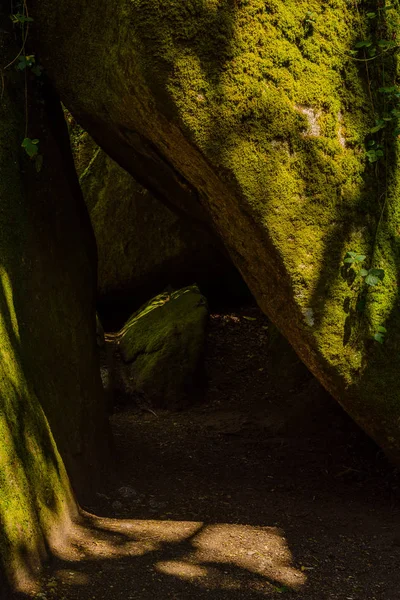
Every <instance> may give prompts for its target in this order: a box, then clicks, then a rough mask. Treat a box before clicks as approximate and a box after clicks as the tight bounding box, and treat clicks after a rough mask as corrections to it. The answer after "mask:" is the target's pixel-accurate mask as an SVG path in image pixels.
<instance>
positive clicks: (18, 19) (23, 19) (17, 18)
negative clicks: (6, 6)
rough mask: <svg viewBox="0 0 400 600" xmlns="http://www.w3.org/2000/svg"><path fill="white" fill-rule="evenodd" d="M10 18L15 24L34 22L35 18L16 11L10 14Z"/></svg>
mask: <svg viewBox="0 0 400 600" xmlns="http://www.w3.org/2000/svg"><path fill="white" fill-rule="evenodd" d="M10 19H11V21H12V22H13V23H14V24H17V23H19V24H22V25H23V24H24V23H32V22H33V19H32V18H31V17H27V16H26V15H23V14H21V13H16V14H15V15H10Z"/></svg>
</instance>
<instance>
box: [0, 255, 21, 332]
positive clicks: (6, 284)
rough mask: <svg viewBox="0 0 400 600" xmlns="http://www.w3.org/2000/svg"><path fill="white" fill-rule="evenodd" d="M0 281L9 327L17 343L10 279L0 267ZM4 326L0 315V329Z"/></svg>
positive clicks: (16, 323)
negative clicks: (10, 326)
mask: <svg viewBox="0 0 400 600" xmlns="http://www.w3.org/2000/svg"><path fill="white" fill-rule="evenodd" d="M0 281H1V285H2V288H3V293H4V299H5V301H6V304H7V308H8V316H9V319H10V322H11V325H12V328H13V333H14V335H15V338H16V339H17V341H18V342H19V341H20V336H19V327H18V319H17V314H16V312H15V307H14V295H13V289H12V284H11V279H10V277H9V275H8V273H7V271H6V270H5V268H4V267H3V266H2V265H0ZM5 325H6V323H5V322H4V315H2V314H1V313H0V327H1V328H3V327H4V326H5Z"/></svg>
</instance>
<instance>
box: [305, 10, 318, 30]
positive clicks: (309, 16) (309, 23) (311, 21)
mask: <svg viewBox="0 0 400 600" xmlns="http://www.w3.org/2000/svg"><path fill="white" fill-rule="evenodd" d="M315 17H316V15H315V13H313V12H311V11H310V10H309V11H308V12H307V13H306V16H305V19H304V33H305V34H306V35H307V34H308V33H312V32H313V29H314V25H315V23H316V21H315Z"/></svg>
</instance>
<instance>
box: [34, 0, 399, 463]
mask: <svg viewBox="0 0 400 600" xmlns="http://www.w3.org/2000/svg"><path fill="white" fill-rule="evenodd" d="M32 5H33V6H32V9H33V13H32V14H34V17H35V19H36V21H35V22H36V26H37V37H38V41H37V43H38V48H39V49H40V51H41V55H42V58H43V61H44V63H45V64H46V67H47V68H48V70H49V72H50V74H51V76H52V77H53V79H54V81H55V82H56V84H57V87H58V89H59V91H60V93H61V95H62V98H63V101H64V102H65V104H66V105H67V106H68V108H69V109H70V110H71V112H72V113H73V114H74V116H75V117H76V118H77V119H78V121H79V122H80V123H81V124H82V125H83V126H84V127H85V128H86V129H87V130H88V131H89V132H90V133H91V135H92V136H93V137H94V138H95V140H96V142H97V143H98V144H99V145H100V146H102V147H103V148H104V149H105V150H106V151H107V153H109V154H110V155H111V156H112V157H113V158H114V159H115V160H116V161H117V162H119V164H121V165H122V166H124V168H126V169H127V170H129V171H130V172H131V173H132V174H133V175H137V176H138V177H140V178H141V179H140V180H141V181H142V182H144V183H145V184H146V185H147V186H148V187H149V189H154V190H156V192H157V194H158V196H159V197H160V198H162V199H164V200H165V201H167V202H172V203H175V204H176V206H177V207H179V208H180V209H182V210H186V211H187V212H188V213H190V214H192V215H195V214H197V216H198V218H199V219H206V220H207V219H208V221H210V222H212V223H213V224H214V227H215V229H216V230H217V231H218V233H219V234H220V236H221V238H222V239H223V241H224V243H225V246H226V248H227V249H228V251H229V253H230V255H231V257H232V259H233V261H234V263H235V264H236V266H237V267H238V268H239V270H240V271H241V273H242V275H243V277H244V278H245V280H246V282H247V284H248V285H249V287H250V289H251V290H252V292H253V294H254V296H255V297H256V299H257V301H258V303H259V304H260V306H261V307H262V308H263V310H264V311H265V312H266V313H267V314H268V316H269V317H270V318H271V320H272V321H273V322H274V323H275V324H276V325H277V326H278V328H279V329H280V330H281V331H282V332H283V333H284V335H285V336H286V337H287V339H288V340H289V341H290V343H291V344H292V346H293V347H294V349H295V350H296V352H297V353H298V355H299V356H300V357H301V358H302V360H303V361H304V362H305V363H306V365H307V366H308V367H309V368H310V369H311V370H312V371H313V373H314V374H315V375H316V376H317V377H318V379H319V380H320V381H321V382H322V383H323V384H324V386H325V387H326V388H327V389H328V390H329V391H330V392H331V393H332V394H333V395H334V396H335V397H336V398H337V400H338V401H339V402H340V403H341V404H342V405H343V407H344V408H345V409H346V410H347V411H348V412H349V414H350V415H352V416H353V418H354V419H355V420H356V421H357V422H358V423H359V424H360V425H361V426H362V427H363V428H364V429H365V430H366V431H367V432H368V433H369V434H370V435H371V436H372V437H373V438H374V439H375V440H376V441H377V442H378V443H379V444H380V445H381V446H382V447H383V448H384V449H385V451H386V452H387V453H388V454H389V455H390V456H392V457H393V458H394V459H395V460H396V461H397V462H398V463H400V388H399V386H398V377H399V375H398V374H399V372H400V352H399V347H400V311H399V310H398V308H399V306H398V305H399V300H398V289H399V283H400V277H399V264H400V256H399V254H400V245H399V243H398V242H399V230H400V214H399V187H398V186H399V177H400V171H399V170H398V169H397V168H396V165H397V152H398V141H397V139H396V136H394V135H393V131H394V127H395V126H396V124H395V123H394V121H390V123H389V124H388V122H387V121H384V118H388V115H387V108H388V104H387V102H388V97H387V96H386V95H385V94H386V92H384V93H382V92H380V91H379V90H381V89H382V86H383V88H384V89H386V88H390V86H393V81H395V80H396V76H397V65H396V54H395V53H393V52H391V51H388V52H380V51H379V47H381V48H382V47H383V46H382V43H381V42H382V35H383V36H384V38H385V39H384V40H383V41H384V43H387V44H389V46H390V44H391V43H392V42H393V39H396V35H397V31H395V29H398V23H396V14H398V9H399V3H398V1H397V0H396V1H395V2H393V3H392V7H393V9H394V10H391V11H389V12H391V14H392V16H393V18H390V19H386V17H385V15H384V14H383V13H384V12H386V11H383V12H382V13H379V14H380V18H381V17H382V19H384V20H385V25H384V26H383V25H382V23H381V21H380V20H379V19H376V18H375V17H373V18H370V17H368V15H367V14H366V13H367V11H364V7H363V6H361V7H360V6H358V3H356V2H355V3H350V2H348V1H347V0H328V1H327V2H319V1H317V0H311V1H310V0H307V1H306V0H238V1H236V0H235V1H234V0H207V1H206V0H190V1H188V2H181V1H180V0H171V1H170V2H164V1H163V0H123V1H122V2H120V3H119V4H118V8H116V7H115V5H113V4H111V3H110V2H108V1H107V0H100V1H99V0H96V1H95V0H89V1H87V2H82V1H80V2H75V1H74V2H72V0H67V1H64V2H63V3H59V2H56V1H55V0H40V1H39V0H33V2H32ZM77 21H78V22H79V28H77V27H76V22H77ZM389 21H390V22H389ZM382 27H383V28H382ZM385 28H386V29H385ZM84 32H86V35H85V34H84ZM385 36H386V37H385ZM360 39H361V40H369V41H370V42H371V43H370V44H369V46H368V47H369V48H370V47H371V46H372V45H373V44H374V45H375V46H376V48H377V49H378V50H377V51H376V55H377V57H378V60H376V59H374V58H373V57H372V60H369V62H368V63H366V64H367V66H368V68H367V69H366V67H365V63H364V62H363V60H364V58H365V57H364V55H363V52H364V50H363V49H362V48H361V49H360V50H358V49H357V48H356V45H357V42H359V41H360ZM385 40H386V42H385ZM379 44H381V45H380V46H379ZM364 48H365V46H364ZM354 52H356V54H354ZM357 53H358V54H357ZM355 58H356V59H357V60H354V59H355ZM60 65H62V68H60ZM390 102H392V100H390ZM385 106H386V108H385ZM392 106H393V103H392V104H391V105H390V107H392ZM391 115H392V116H393V113H391ZM376 118H378V120H379V119H381V121H382V122H383V125H382V127H381V125H378V131H377V130H376V127H377V126H376V123H375V119H376ZM390 118H391V117H390ZM385 124H386V125H385ZM368 143H370V144H371V143H374V144H375V145H376V146H373V147H372V146H369V148H370V149H371V148H372V150H373V148H375V154H374V153H373V152H372V153H371V152H370V151H368V152H369V154H368V155H367V154H366V150H367V144H368ZM382 148H383V149H384V150H382ZM377 149H378V150H380V153H379V154H378V155H377V154H376V150H377ZM375 159H377V160H375ZM371 160H372V162H371ZM348 251H354V252H359V253H360V254H363V255H365V256H366V259H365V262H364V266H365V267H366V270H367V269H370V268H379V269H382V270H383V271H384V272H385V277H384V281H383V283H382V284H379V285H378V286H375V287H369V288H368V289H367V287H365V286H364V284H363V283H362V281H363V280H362V279H359V278H358V279H357V281H356V282H354V281H352V280H351V277H348V273H346V272H344V271H343V269H342V266H343V260H344V257H345V256H346V253H347V252H348ZM360 281H361V283H362V285H361V286H360V285H359V284H360ZM361 288H363V289H361ZM360 295H361V296H364V300H366V302H364V306H363V308H362V310H361V311H360V310H359V308H360V306H361V305H360V303H359V302H358V296H360ZM379 327H384V328H385V329H386V330H387V332H388V333H387V335H386V341H385V343H384V344H380V343H379V342H378V341H376V340H374V335H375V334H376V332H377V331H378V328H379Z"/></svg>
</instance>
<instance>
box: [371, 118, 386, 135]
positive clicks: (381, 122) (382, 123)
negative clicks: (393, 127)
mask: <svg viewBox="0 0 400 600" xmlns="http://www.w3.org/2000/svg"><path fill="white" fill-rule="evenodd" d="M384 127H386V123H385V121H384V120H383V119H379V121H376V125H375V127H372V129H370V130H369V132H370V133H377V132H378V131H380V130H381V129H383V128H384Z"/></svg>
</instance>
